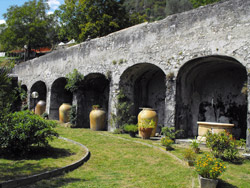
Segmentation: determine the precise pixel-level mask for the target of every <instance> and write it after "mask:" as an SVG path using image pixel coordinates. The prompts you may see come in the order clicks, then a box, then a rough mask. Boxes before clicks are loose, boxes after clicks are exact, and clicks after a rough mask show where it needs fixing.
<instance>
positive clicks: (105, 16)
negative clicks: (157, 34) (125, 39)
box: [55, 0, 129, 42]
mask: <svg viewBox="0 0 250 188" xmlns="http://www.w3.org/2000/svg"><path fill="white" fill-rule="evenodd" d="M55 14H56V15H58V17H59V20H60V22H61V24H60V25H61V29H60V31H59V37H60V38H61V39H67V40H70V39H75V40H77V41H79V42H80V41H84V40H86V39H87V38H88V37H91V38H94V37H101V36H104V35H107V34H109V33H111V32H114V31H117V30H120V29H123V28H125V27H128V26H129V17H128V14H127V13H126V10H125V8H124V7H123V0H102V1H100V0H65V4H63V5H61V6H60V10H58V11H56V12H55Z"/></svg>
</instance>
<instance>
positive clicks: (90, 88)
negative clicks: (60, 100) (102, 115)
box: [77, 73, 110, 129]
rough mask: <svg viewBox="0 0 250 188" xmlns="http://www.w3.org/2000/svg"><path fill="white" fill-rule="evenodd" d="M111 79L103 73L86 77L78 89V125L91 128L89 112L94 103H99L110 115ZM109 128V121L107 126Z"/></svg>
mask: <svg viewBox="0 0 250 188" xmlns="http://www.w3.org/2000/svg"><path fill="white" fill-rule="evenodd" d="M109 84H110V81H109V80H108V79H107V78H106V77H105V76H104V75H103V74H101V73H90V74H88V75H87V76H85V77H84V80H83V81H82V82H81V85H80V88H79V89H78V91H77V117H78V118H77V127H83V128H90V123H89V113H90V112H91V110H92V106H93V105H99V106H100V107H101V108H102V109H103V110H104V111H105V112H106V120H107V117H108V103H109ZM105 127H106V128H105V129H107V123H106V126H105Z"/></svg>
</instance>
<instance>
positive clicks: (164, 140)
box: [161, 136, 174, 149]
mask: <svg viewBox="0 0 250 188" xmlns="http://www.w3.org/2000/svg"><path fill="white" fill-rule="evenodd" d="M173 143H174V141H173V140H172V139H170V138H169V137H167V136H166V137H162V138H161V144H162V145H163V146H165V147H166V148H167V149H170V148H172V144H173Z"/></svg>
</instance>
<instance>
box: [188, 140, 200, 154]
mask: <svg viewBox="0 0 250 188" xmlns="http://www.w3.org/2000/svg"><path fill="white" fill-rule="evenodd" d="M190 146H191V148H192V149H193V150H194V152H195V153H199V152H200V148H199V146H200V142H199V141H197V139H194V140H192V142H191V144H190Z"/></svg>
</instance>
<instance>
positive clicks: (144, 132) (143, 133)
mask: <svg viewBox="0 0 250 188" xmlns="http://www.w3.org/2000/svg"><path fill="white" fill-rule="evenodd" d="M152 131H153V128H142V127H139V132H140V133H141V137H142V139H149V138H150V136H151V133H152Z"/></svg>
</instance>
